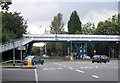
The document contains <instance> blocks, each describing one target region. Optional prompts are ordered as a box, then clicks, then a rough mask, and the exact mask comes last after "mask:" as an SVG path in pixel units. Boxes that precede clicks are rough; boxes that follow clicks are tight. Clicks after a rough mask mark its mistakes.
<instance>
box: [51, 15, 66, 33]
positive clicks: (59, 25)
mask: <svg viewBox="0 0 120 83" xmlns="http://www.w3.org/2000/svg"><path fill="white" fill-rule="evenodd" d="M62 17H63V15H62V14H61V13H58V14H57V15H56V16H54V19H53V21H52V22H51V26H50V33H52V34H61V33H64V28H63V27H64V23H63V22H62Z"/></svg>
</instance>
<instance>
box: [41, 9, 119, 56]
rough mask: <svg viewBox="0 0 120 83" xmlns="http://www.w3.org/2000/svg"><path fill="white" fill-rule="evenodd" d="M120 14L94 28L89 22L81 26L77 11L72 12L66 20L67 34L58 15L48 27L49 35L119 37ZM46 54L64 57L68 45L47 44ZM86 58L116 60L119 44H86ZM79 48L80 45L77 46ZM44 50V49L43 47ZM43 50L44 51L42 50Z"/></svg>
mask: <svg viewBox="0 0 120 83" xmlns="http://www.w3.org/2000/svg"><path fill="white" fill-rule="evenodd" d="M119 17H120V14H115V15H113V16H112V17H111V18H108V19H106V20H105V21H100V22H99V23H98V24H97V28H95V24H94V23H91V22H90V21H89V22H87V23H86V24H82V22H81V21H80V17H79V15H78V14H77V11H73V12H72V14H71V16H70V19H69V20H68V24H67V28H68V32H65V31H64V23H63V21H62V19H63V15H62V14H61V13H58V14H57V15H56V16H54V18H53V21H52V22H51V26H50V33H51V34H80V35H120V23H119V22H120V18H119ZM46 45H47V54H48V55H50V56H66V55H68V47H69V48H71V45H70V44H69V43H62V42H59V43H56V42H54V43H47V44H46ZM87 45H88V46H87V53H88V56H90V57H92V56H93V55H94V50H96V54H104V55H107V56H109V57H113V58H118V57H119V54H120V42H102V43H88V44H87ZM77 46H78V48H80V44H77ZM43 49H44V47H43ZM44 50H45V49H44Z"/></svg>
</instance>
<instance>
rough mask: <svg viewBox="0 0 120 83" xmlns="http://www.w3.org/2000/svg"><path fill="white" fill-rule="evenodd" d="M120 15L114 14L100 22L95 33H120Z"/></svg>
mask: <svg viewBox="0 0 120 83" xmlns="http://www.w3.org/2000/svg"><path fill="white" fill-rule="evenodd" d="M119 15H120V14H118V15H113V16H112V18H109V19H108V20H105V21H101V22H99V23H98V25H97V28H96V30H95V32H94V33H95V34H97V35H120V24H119V18H118V17H119Z"/></svg>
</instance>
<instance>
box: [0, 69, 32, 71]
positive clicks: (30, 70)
mask: <svg viewBox="0 0 120 83" xmlns="http://www.w3.org/2000/svg"><path fill="white" fill-rule="evenodd" d="M1 70H11V71H12V70H13V71H15V70H22V71H33V70H34V69H1Z"/></svg>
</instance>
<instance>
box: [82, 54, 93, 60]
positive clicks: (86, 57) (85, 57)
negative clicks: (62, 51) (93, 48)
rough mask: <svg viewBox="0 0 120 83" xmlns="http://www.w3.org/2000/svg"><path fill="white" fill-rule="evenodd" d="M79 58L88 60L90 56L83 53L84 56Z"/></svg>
mask: <svg viewBox="0 0 120 83" xmlns="http://www.w3.org/2000/svg"><path fill="white" fill-rule="evenodd" d="M80 59H83V60H90V59H91V58H90V56H87V55H84V56H80Z"/></svg>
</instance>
